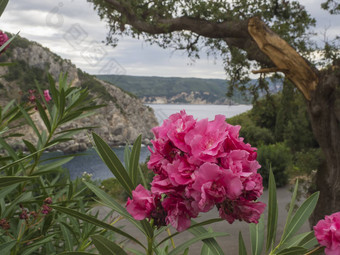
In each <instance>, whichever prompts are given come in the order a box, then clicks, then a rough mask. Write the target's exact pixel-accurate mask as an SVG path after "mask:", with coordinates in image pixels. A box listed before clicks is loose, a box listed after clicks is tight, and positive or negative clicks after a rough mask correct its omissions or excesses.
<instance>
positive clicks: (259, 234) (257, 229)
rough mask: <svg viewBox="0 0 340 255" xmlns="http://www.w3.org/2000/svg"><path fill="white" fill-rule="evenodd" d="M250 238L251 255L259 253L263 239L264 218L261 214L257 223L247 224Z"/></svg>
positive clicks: (259, 254)
mask: <svg viewBox="0 0 340 255" xmlns="http://www.w3.org/2000/svg"><path fill="white" fill-rule="evenodd" d="M249 229H250V239H251V251H252V254H253V255H261V254H262V248H263V240H264V220H263V215H262V216H261V218H260V220H259V223H258V224H254V223H251V224H249Z"/></svg>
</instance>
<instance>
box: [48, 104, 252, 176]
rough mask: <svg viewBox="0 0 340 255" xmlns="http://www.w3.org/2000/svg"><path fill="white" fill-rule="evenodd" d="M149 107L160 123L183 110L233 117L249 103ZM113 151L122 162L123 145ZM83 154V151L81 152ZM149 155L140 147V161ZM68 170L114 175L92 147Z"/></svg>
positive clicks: (202, 115)
mask: <svg viewBox="0 0 340 255" xmlns="http://www.w3.org/2000/svg"><path fill="white" fill-rule="evenodd" d="M148 106H149V107H151V108H152V109H154V112H155V115H156V117H157V120H158V122H159V124H160V125H161V124H162V122H163V120H164V119H167V118H168V117H169V116H170V115H171V114H174V113H177V112H179V111H181V110H185V111H186V113H187V114H189V115H193V116H194V118H197V119H198V120H200V119H204V118H208V119H209V120H213V119H214V117H215V115H217V114H222V115H225V116H226V118H230V117H233V116H235V115H238V114H241V113H243V112H246V111H248V110H250V109H251V107H252V106H251V105H188V104H149V105H148ZM113 151H114V152H115V153H116V154H117V156H118V158H119V159H120V160H121V161H122V162H124V147H115V148H113ZM61 153H62V152H51V153H49V156H51V157H54V156H57V155H60V154H61ZM82 154H83V153H82ZM149 155H150V152H149V150H148V148H147V146H143V147H142V148H141V156H140V162H145V160H146V158H147V157H148V156H149ZM64 167H65V168H66V169H68V170H69V172H70V176H71V179H76V178H77V177H81V176H82V174H83V173H84V172H87V173H89V174H92V179H94V180H104V179H107V178H111V177H114V176H113V174H112V173H111V172H110V170H109V169H108V168H107V166H106V165H105V164H104V163H103V161H102V160H101V158H100V157H99V156H98V154H97V152H96V151H95V150H94V149H89V150H87V151H86V152H85V155H82V156H76V157H75V158H74V159H72V160H71V161H70V162H68V163H67V164H65V165H64Z"/></svg>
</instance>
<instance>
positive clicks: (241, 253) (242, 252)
mask: <svg viewBox="0 0 340 255" xmlns="http://www.w3.org/2000/svg"><path fill="white" fill-rule="evenodd" d="M238 255H247V249H246V246H245V245H244V240H243V237H242V233H241V231H240V232H239V234H238Z"/></svg>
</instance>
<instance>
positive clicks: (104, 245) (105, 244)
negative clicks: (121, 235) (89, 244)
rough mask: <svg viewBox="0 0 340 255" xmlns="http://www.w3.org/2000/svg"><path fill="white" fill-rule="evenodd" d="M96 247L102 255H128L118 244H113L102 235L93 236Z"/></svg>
mask: <svg viewBox="0 0 340 255" xmlns="http://www.w3.org/2000/svg"><path fill="white" fill-rule="evenodd" d="M91 238H92V240H93V244H94V246H96V248H97V249H98V251H99V253H100V254H102V255H110V254H111V255H127V253H126V252H125V251H124V250H123V249H122V248H121V247H120V246H119V245H117V244H115V243H114V242H111V241H110V240H108V239H106V238H105V237H103V236H100V235H94V236H91Z"/></svg>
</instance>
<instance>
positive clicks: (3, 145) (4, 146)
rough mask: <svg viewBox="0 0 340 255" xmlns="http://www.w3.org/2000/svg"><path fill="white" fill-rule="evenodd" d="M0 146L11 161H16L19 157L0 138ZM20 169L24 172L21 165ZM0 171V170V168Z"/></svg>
mask: <svg viewBox="0 0 340 255" xmlns="http://www.w3.org/2000/svg"><path fill="white" fill-rule="evenodd" d="M0 145H1V146H2V148H4V149H5V150H6V151H7V152H8V154H9V155H10V156H11V157H12V158H13V160H15V161H18V160H19V157H18V155H17V153H16V152H15V151H14V150H13V148H12V147H11V146H10V145H9V144H8V143H7V142H6V141H5V140H4V139H2V138H1V137H0ZM20 165H21V168H22V169H23V170H24V169H25V168H24V166H23V165H22V164H20ZM0 170H2V168H0Z"/></svg>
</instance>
